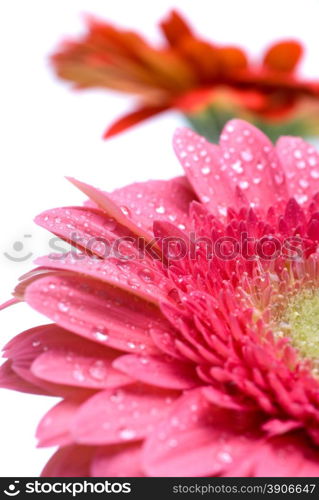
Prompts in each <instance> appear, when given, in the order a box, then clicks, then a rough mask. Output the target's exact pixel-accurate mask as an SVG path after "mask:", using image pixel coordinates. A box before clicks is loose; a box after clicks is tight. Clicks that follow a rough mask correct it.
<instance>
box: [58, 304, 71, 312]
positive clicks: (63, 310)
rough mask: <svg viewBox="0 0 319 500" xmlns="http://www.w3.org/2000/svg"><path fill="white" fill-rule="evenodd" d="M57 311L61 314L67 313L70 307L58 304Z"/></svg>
mask: <svg viewBox="0 0 319 500" xmlns="http://www.w3.org/2000/svg"><path fill="white" fill-rule="evenodd" d="M58 309H59V311H61V312H68V310H69V309H70V306H69V305H68V304H67V303H66V302H59V303H58Z"/></svg>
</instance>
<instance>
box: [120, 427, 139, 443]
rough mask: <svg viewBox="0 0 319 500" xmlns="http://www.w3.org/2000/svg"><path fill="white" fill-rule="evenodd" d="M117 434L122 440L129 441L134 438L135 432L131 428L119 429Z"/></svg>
mask: <svg viewBox="0 0 319 500" xmlns="http://www.w3.org/2000/svg"><path fill="white" fill-rule="evenodd" d="M119 435H120V438H121V439H123V441H129V440H130V439H134V438H135V436H136V432H135V431H134V430H133V429H120V432H119Z"/></svg>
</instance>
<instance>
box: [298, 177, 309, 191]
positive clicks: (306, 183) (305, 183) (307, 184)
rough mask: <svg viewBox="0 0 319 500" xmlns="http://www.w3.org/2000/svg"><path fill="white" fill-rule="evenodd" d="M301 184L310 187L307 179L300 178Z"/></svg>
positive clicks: (303, 186)
mask: <svg viewBox="0 0 319 500" xmlns="http://www.w3.org/2000/svg"><path fill="white" fill-rule="evenodd" d="M299 185H300V186H301V187H302V188H304V189H306V188H307V187H309V182H308V181H307V180H306V179H300V181H299Z"/></svg>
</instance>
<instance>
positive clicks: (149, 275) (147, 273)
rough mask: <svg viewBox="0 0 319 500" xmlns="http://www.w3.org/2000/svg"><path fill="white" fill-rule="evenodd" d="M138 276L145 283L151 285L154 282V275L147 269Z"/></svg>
mask: <svg viewBox="0 0 319 500" xmlns="http://www.w3.org/2000/svg"><path fill="white" fill-rule="evenodd" d="M138 275H139V277H140V278H141V279H142V280H143V281H145V283H151V282H152V281H154V274H153V272H152V271H151V270H150V269H148V268H147V267H146V268H145V269H142V270H141V271H139V273H138Z"/></svg>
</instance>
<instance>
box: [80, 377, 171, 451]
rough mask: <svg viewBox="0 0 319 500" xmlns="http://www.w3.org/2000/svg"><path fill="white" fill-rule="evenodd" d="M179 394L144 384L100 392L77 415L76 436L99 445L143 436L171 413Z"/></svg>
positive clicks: (82, 440) (82, 441)
mask: <svg viewBox="0 0 319 500" xmlns="http://www.w3.org/2000/svg"><path fill="white" fill-rule="evenodd" d="M176 397H177V393H176V392H173V391H163V390H159V389H155V388H151V387H147V386H143V385H141V386H140V385H134V386H128V387H124V388H122V389H118V390H106V391H102V392H99V393H98V394H96V395H95V396H93V397H91V398H90V399H89V400H88V401H87V402H86V403H84V404H83V405H82V406H81V408H80V410H79V411H78V413H77V415H76V416H75V419H74V422H73V426H72V432H73V436H74V439H75V440H76V441H77V442H78V443H85V444H98V445H103V444H116V443H121V442H122V443H123V442H129V441H136V440H139V439H142V438H143V437H145V436H147V435H148V434H149V433H150V432H151V431H152V429H153V427H154V424H155V423H156V422H158V420H161V419H162V418H164V417H165V416H166V415H167V414H168V412H169V410H170V408H171V406H172V403H173V401H174V400H175V399H176Z"/></svg>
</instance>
